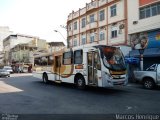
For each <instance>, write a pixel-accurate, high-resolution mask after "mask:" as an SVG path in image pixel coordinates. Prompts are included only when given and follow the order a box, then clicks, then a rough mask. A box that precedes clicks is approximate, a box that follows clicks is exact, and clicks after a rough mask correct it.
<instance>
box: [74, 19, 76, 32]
mask: <svg viewBox="0 0 160 120" xmlns="http://www.w3.org/2000/svg"><path fill="white" fill-rule="evenodd" d="M74 30H77V21H76V22H74Z"/></svg>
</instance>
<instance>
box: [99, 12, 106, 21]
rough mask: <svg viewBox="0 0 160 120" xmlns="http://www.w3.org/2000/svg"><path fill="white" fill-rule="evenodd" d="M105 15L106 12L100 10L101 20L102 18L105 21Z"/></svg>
mask: <svg viewBox="0 0 160 120" xmlns="http://www.w3.org/2000/svg"><path fill="white" fill-rule="evenodd" d="M104 15H105V14H104V10H102V11H100V12H99V20H100V21H103V20H104Z"/></svg>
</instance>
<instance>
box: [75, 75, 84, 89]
mask: <svg viewBox="0 0 160 120" xmlns="http://www.w3.org/2000/svg"><path fill="white" fill-rule="evenodd" d="M75 82H76V86H77V88H78V89H85V86H86V84H85V80H84V78H83V76H77V77H76V81H75Z"/></svg>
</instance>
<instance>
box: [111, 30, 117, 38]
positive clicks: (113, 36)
mask: <svg viewBox="0 0 160 120" xmlns="http://www.w3.org/2000/svg"><path fill="white" fill-rule="evenodd" d="M116 37H117V30H112V31H111V38H116Z"/></svg>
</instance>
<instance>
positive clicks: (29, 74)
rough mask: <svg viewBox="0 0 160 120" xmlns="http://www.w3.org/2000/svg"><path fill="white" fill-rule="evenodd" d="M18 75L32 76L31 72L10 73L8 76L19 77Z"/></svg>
mask: <svg viewBox="0 0 160 120" xmlns="http://www.w3.org/2000/svg"><path fill="white" fill-rule="evenodd" d="M19 76H32V73H13V74H10V77H19Z"/></svg>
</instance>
